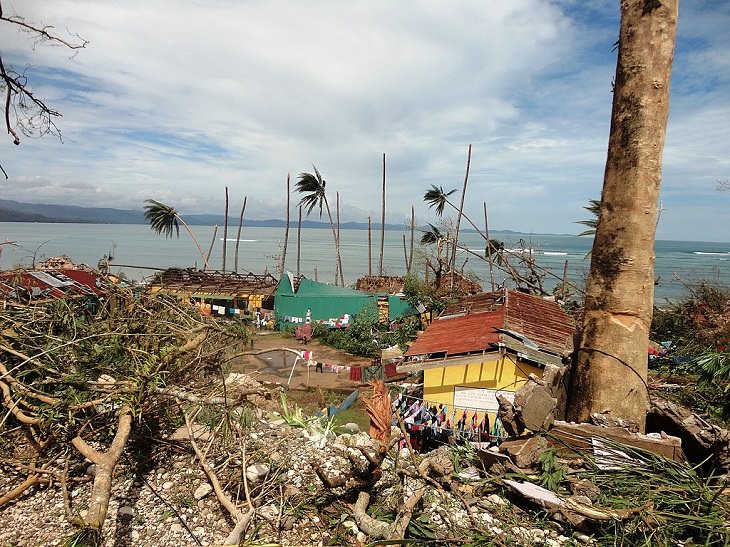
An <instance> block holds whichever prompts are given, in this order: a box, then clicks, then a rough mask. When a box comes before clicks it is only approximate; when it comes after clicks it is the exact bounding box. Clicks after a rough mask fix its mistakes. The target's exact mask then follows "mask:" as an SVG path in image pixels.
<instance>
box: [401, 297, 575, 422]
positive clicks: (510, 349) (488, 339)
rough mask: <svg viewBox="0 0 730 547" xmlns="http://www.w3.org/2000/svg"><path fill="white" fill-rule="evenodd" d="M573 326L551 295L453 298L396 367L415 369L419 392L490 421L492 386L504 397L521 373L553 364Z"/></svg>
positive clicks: (431, 401)
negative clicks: (454, 301)
mask: <svg viewBox="0 0 730 547" xmlns="http://www.w3.org/2000/svg"><path fill="white" fill-rule="evenodd" d="M573 332H574V326H573V322H572V320H571V319H570V317H569V316H568V315H567V314H566V313H565V312H563V310H562V309H561V308H560V306H559V305H558V304H557V303H556V302H553V301H549V300H545V299H543V298H539V297H536V296H531V295H528V294H524V293H521V292H518V291H513V290H505V291H503V292H496V293H484V294H480V295H476V296H472V297H467V298H465V299H463V300H461V301H460V302H459V303H458V304H455V305H452V306H450V307H449V308H448V309H446V310H445V311H444V313H442V314H441V316H440V317H439V318H438V319H436V320H434V321H433V323H431V325H429V327H428V328H427V329H426V330H425V331H424V332H423V333H422V334H421V335H420V336H419V337H418V339H416V341H415V342H413V344H412V345H411V347H410V348H409V349H408V351H407V352H406V353H405V357H406V360H405V361H404V362H403V363H402V364H401V365H400V366H399V367H398V371H399V372H415V371H423V399H424V401H426V403H427V404H428V405H429V406H437V405H447V406H448V408H449V409H450V413H454V412H455V413H456V414H460V413H462V412H463V411H464V410H466V411H467V412H468V414H469V416H472V415H473V414H474V413H476V414H477V416H478V417H480V418H481V416H483V413H484V412H487V413H488V414H489V417H490V420H492V421H493V420H494V417H495V415H496V412H497V408H498V405H497V399H496V395H497V394H498V393H501V394H503V395H504V396H505V397H507V399H509V400H512V398H513V397H514V392H515V390H517V389H518V388H519V387H520V386H522V385H523V384H524V383H525V381H526V380H527V376H528V375H529V374H531V373H532V374H535V375H537V376H538V377H540V376H542V369H543V368H544V366H545V365H546V364H550V363H552V364H560V363H561V362H562V358H563V355H566V354H568V353H570V352H571V351H572V348H573Z"/></svg>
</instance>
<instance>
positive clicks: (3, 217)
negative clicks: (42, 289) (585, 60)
mask: <svg viewBox="0 0 730 547" xmlns="http://www.w3.org/2000/svg"><path fill="white" fill-rule="evenodd" d="M183 218H184V219H185V222H187V223H188V224H190V225H195V226H215V225H216V224H217V225H218V226H222V225H223V224H224V215H214V214H203V215H184V217H183ZM0 222H49V223H64V222H73V223H81V224H147V222H146V221H145V219H144V212H143V211H142V210H141V209H140V210H138V211H135V210H132V209H112V208H110V207H78V206H76V205H52V204H47V203H21V202H19V201H12V200H7V199H0ZM228 224H229V225H230V226H238V217H236V218H233V217H228ZM244 224H245V225H246V226H261V227H271V228H279V227H281V228H283V227H284V226H286V222H285V221H283V220H279V219H268V220H249V219H244ZM291 225H292V226H296V222H292V223H291ZM329 227H330V225H329V223H327V222H317V221H313V220H302V228H327V229H329ZM340 228H341V229H343V230H367V228H368V224H367V222H342V223H340ZM372 229H373V230H376V229H377V230H379V229H380V223H373V224H372ZM385 229H386V230H403V225H402V224H387V223H386V224H385ZM466 231H470V230H466ZM493 232H494V233H498V234H516V233H518V232H514V231H512V230H493Z"/></svg>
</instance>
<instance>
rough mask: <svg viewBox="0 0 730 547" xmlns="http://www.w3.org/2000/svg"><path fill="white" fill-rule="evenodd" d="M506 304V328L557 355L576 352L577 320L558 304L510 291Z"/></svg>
mask: <svg viewBox="0 0 730 547" xmlns="http://www.w3.org/2000/svg"><path fill="white" fill-rule="evenodd" d="M505 302H506V305H505V317H504V328H505V329H509V330H511V331H515V332H518V333H520V334H522V335H524V336H526V337H527V338H529V339H530V340H532V341H533V342H535V343H536V344H537V345H539V346H540V348H543V349H548V350H551V351H553V352H555V353H557V354H562V353H563V352H564V351H571V350H572V349H573V333H574V332H575V326H574V325H573V320H572V319H571V318H570V316H569V315H568V314H567V313H565V312H564V311H563V309H562V308H561V307H560V305H559V304H558V303H557V302H552V301H550V300H545V299H543V298H540V297H538V296H532V295H529V294H525V293H522V292H518V291H510V290H508V291H507V297H506V299H505Z"/></svg>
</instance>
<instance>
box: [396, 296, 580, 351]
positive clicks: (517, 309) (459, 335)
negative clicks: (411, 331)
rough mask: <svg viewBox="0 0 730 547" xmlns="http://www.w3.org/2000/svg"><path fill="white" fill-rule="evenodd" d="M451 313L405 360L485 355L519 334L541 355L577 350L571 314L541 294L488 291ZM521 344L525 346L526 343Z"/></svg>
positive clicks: (415, 344)
mask: <svg viewBox="0 0 730 547" xmlns="http://www.w3.org/2000/svg"><path fill="white" fill-rule="evenodd" d="M474 310H480V311H476V312H475V311H474ZM485 310H490V311H485ZM449 312H450V315H442V317H441V318H440V319H437V320H436V321H434V322H433V323H431V325H429V326H428V328H427V329H426V330H425V331H424V332H423V333H422V334H421V335H420V336H419V337H418V338H417V339H416V341H415V342H413V344H411V347H410V348H409V349H408V351H407V352H406V354H405V355H406V357H409V356H414V355H428V354H436V353H447V354H448V355H458V354H463V353H470V352H477V351H482V350H485V349H489V348H491V347H493V346H494V345H496V344H497V343H498V342H500V341H503V340H505V339H506V338H507V337H510V338H514V336H515V335H517V338H515V340H518V339H522V338H526V339H528V342H534V343H535V344H537V346H538V348H539V349H535V351H537V352H552V353H554V354H557V355H561V354H562V353H564V352H565V351H571V350H572V348H573V332H574V325H573V321H572V319H571V318H570V316H568V315H567V314H566V313H565V312H564V311H563V310H562V308H561V307H560V305H559V304H557V303H556V302H553V301H550V300H545V299H543V298H540V297H538V296H532V295H529V294H525V293H521V292H518V291H513V290H506V291H504V292H496V293H484V294H481V295H477V296H474V297H468V298H464V299H462V300H460V301H459V302H458V303H457V304H454V305H451V306H449V307H448V308H447V309H446V311H445V312H444V313H449ZM497 329H500V330H501V331H502V333H500V332H497ZM505 331H508V332H505ZM520 344H521V345H525V343H524V340H523V341H520ZM532 346H533V344H531V343H528V344H527V345H525V347H532Z"/></svg>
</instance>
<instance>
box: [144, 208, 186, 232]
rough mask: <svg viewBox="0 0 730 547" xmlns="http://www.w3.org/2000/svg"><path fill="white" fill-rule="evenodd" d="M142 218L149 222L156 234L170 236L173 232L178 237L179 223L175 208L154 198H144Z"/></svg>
mask: <svg viewBox="0 0 730 547" xmlns="http://www.w3.org/2000/svg"><path fill="white" fill-rule="evenodd" d="M145 203H146V204H147V205H145V206H144V218H145V220H146V221H147V222H149V223H150V228H151V229H152V230H154V231H155V232H157V233H158V234H164V235H165V237H167V238H172V234H173V232H174V233H175V235H177V237H180V224H179V223H178V219H177V209H175V208H174V207H172V206H170V205H165V204H164V203H160V202H159V201H155V200H154V199H148V200H145Z"/></svg>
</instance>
